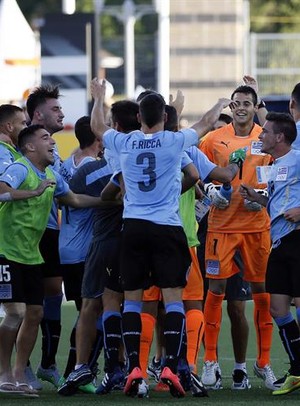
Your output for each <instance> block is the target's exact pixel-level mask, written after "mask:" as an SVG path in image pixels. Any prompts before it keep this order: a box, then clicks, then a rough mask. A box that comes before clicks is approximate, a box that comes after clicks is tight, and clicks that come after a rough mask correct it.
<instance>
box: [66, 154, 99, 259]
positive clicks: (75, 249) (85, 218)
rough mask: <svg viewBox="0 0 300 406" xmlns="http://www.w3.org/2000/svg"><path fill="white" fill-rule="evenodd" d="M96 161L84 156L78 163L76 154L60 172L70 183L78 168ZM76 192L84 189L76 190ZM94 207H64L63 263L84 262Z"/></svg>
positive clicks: (89, 240) (90, 236)
mask: <svg viewBox="0 0 300 406" xmlns="http://www.w3.org/2000/svg"><path fill="white" fill-rule="evenodd" d="M92 161H95V158H93V157H90V156H88V157H84V159H82V161H81V162H80V163H79V164H78V165H76V163H75V161H74V155H71V156H70V157H69V158H68V159H66V160H65V161H64V163H63V164H62V165H61V167H60V174H61V175H62V176H63V178H64V180H65V181H66V182H67V183H70V181H71V179H72V177H73V175H74V174H75V173H76V172H77V170H78V168H80V167H81V166H82V165H84V164H85V163H87V162H92ZM71 189H72V190H73V191H74V192H75V193H84V191H78V190H74V188H71ZM93 215H94V209H92V208H85V209H75V208H73V207H69V206H63V207H62V215H61V227H60V233H59V257H60V262H61V264H77V263H79V262H84V261H85V257H86V254H87V251H88V248H89V245H90V242H91V239H92V231H93Z"/></svg>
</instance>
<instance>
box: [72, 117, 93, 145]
mask: <svg viewBox="0 0 300 406" xmlns="http://www.w3.org/2000/svg"><path fill="white" fill-rule="evenodd" d="M74 132H75V136H76V138H77V139H78V142H79V146H80V148H81V149H83V148H87V147H89V146H90V145H92V144H93V143H94V142H95V140H96V136H95V134H94V133H93V131H92V129H91V117H89V116H83V117H80V118H79V119H78V120H77V121H76V123H75V127H74Z"/></svg>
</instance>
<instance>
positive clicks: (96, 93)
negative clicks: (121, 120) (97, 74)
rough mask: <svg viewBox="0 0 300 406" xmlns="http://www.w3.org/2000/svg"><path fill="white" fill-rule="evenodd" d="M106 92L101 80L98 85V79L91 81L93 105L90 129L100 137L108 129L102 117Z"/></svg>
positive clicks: (103, 82) (104, 84) (103, 116)
mask: <svg viewBox="0 0 300 406" xmlns="http://www.w3.org/2000/svg"><path fill="white" fill-rule="evenodd" d="M105 91H106V82H105V80H104V79H103V80H102V82H101V83H100V82H99V80H98V78H94V79H93V80H92V81H91V95H92V97H93V99H94V104H93V108H92V113H91V129H92V131H93V133H94V134H95V135H97V136H98V137H102V136H103V134H104V133H105V131H106V130H108V129H109V128H110V127H108V126H107V125H106V123H105V115H104V97H105Z"/></svg>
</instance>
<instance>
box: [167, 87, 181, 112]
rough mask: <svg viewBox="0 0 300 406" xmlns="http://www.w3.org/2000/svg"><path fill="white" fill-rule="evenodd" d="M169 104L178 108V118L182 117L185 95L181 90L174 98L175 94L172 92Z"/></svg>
mask: <svg viewBox="0 0 300 406" xmlns="http://www.w3.org/2000/svg"><path fill="white" fill-rule="evenodd" d="M169 104H170V106H173V107H174V108H175V109H176V112H177V116H178V118H179V117H180V115H181V113H182V111H183V107H184V95H183V93H182V91H181V90H177V93H176V99H174V98H173V95H172V94H170V97H169Z"/></svg>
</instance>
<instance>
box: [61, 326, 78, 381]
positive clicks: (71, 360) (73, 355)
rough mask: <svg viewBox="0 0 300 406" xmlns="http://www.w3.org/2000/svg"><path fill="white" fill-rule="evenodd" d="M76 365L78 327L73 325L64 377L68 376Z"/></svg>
mask: <svg viewBox="0 0 300 406" xmlns="http://www.w3.org/2000/svg"><path fill="white" fill-rule="evenodd" d="M75 365H76V327H73V329H72V332H71V335H70V349H69V357H68V361H67V366H66V369H65V372H64V378H67V377H68V376H69V375H70V373H71V372H72V371H73V369H74V368H75Z"/></svg>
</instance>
